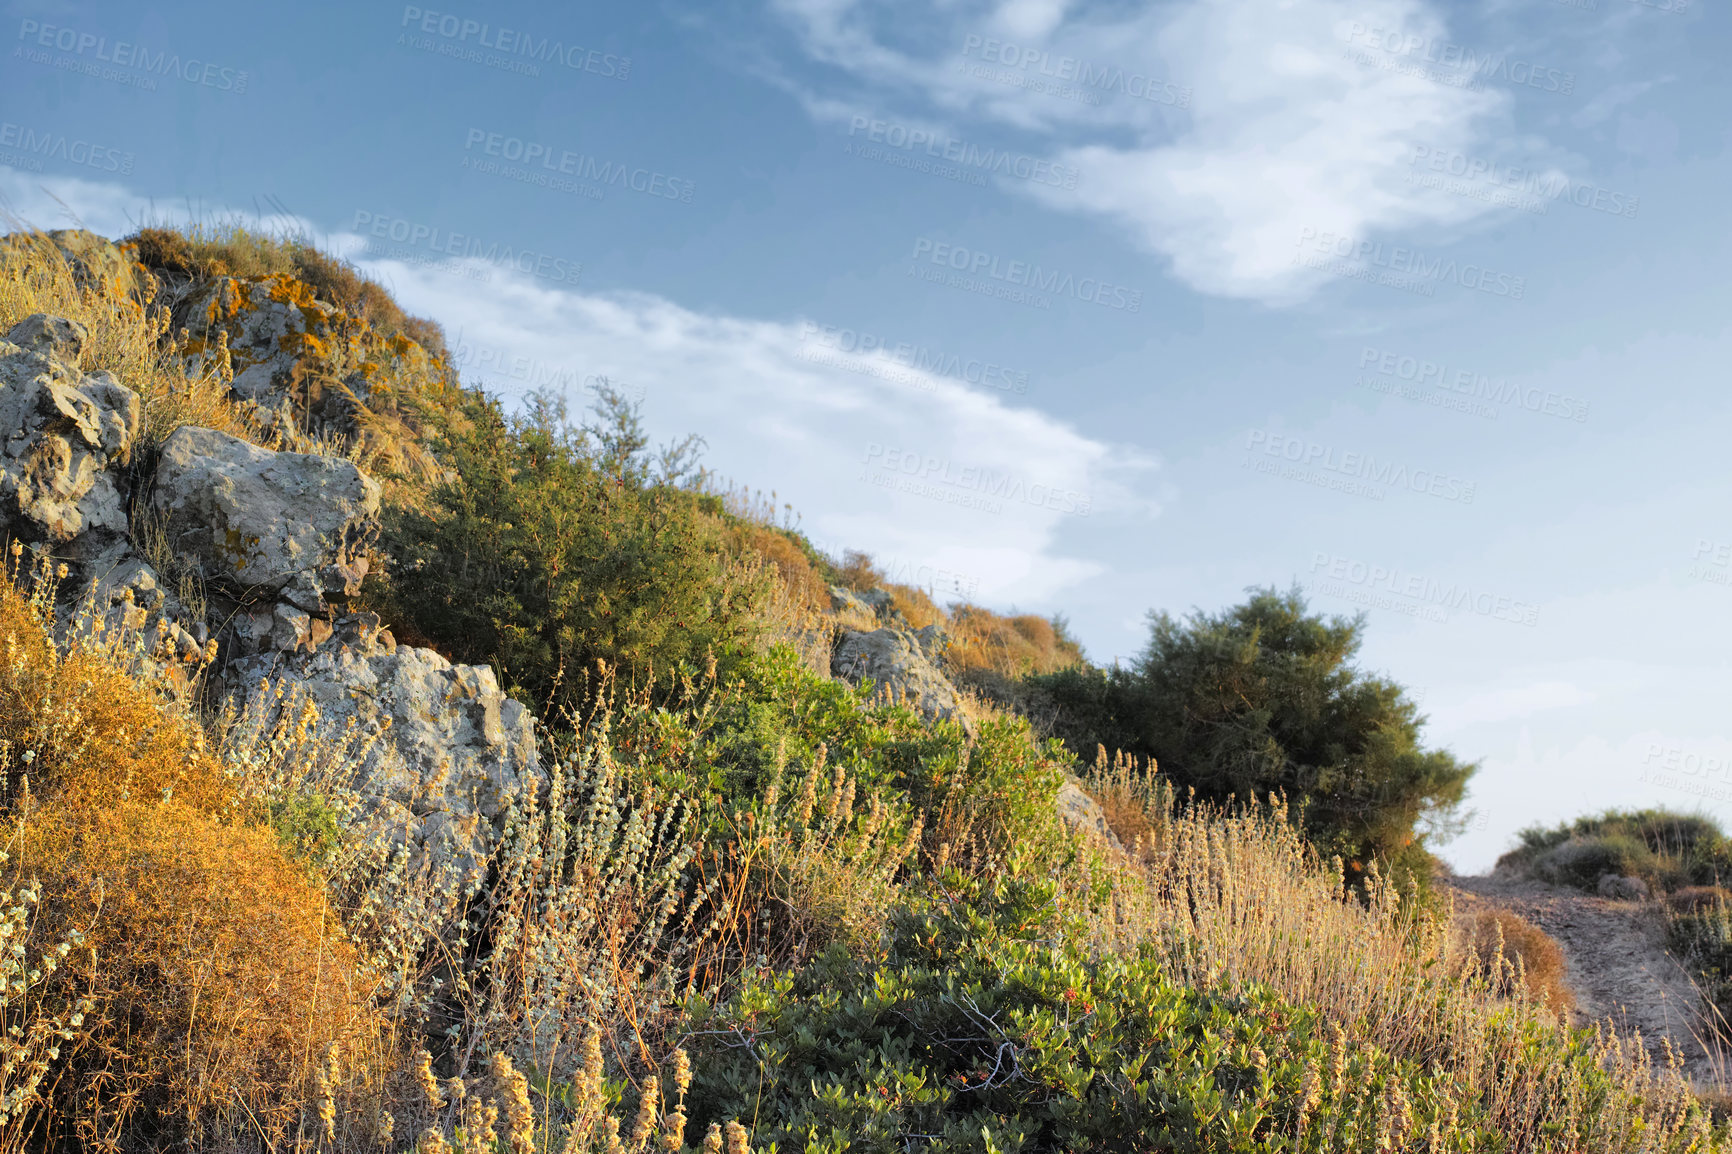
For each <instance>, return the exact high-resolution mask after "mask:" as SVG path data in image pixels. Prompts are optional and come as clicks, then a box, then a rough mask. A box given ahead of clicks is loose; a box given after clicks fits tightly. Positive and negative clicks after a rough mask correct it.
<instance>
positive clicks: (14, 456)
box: [0, 313, 140, 559]
mask: <svg viewBox="0 0 1732 1154" xmlns="http://www.w3.org/2000/svg"><path fill="white" fill-rule="evenodd" d="M88 340H89V333H88V332H86V330H85V328H84V326H83V325H81V324H79V323H78V322H77V321H73V320H69V319H67V318H65V317H52V316H48V315H46V314H43V313H37V314H35V315H34V316H29V317H26V318H25V319H24V320H22V321H19V322H18V323H17V324H16V325H14V326H12V329H11V330H10V331H9V332H8V333H7V334H6V337H5V339H4V340H3V341H0V533H5V534H7V535H10V536H14V537H18V538H20V539H22V540H25V541H28V542H31V543H43V544H46V545H48V546H50V547H52V548H54V549H55V550H56V551H57V552H58V553H60V554H61V555H62V556H68V557H72V558H74V559H88V558H92V557H95V556H98V555H100V554H102V553H104V552H109V551H112V550H113V549H114V548H115V547H116V545H117V543H119V542H122V541H123V540H124V538H125V536H126V531H127V518H126V503H125V499H124V493H123V485H122V483H121V479H120V477H119V476H118V475H117V474H118V470H119V467H120V466H123V465H125V464H126V463H127V462H128V461H129V460H130V458H131V454H132V445H133V441H134V439H135V438H136V437H137V436H138V429H139V417H140V410H139V403H138V397H137V395H136V394H134V393H133V392H132V390H131V389H128V388H126V387H125V386H124V385H122V384H121V383H120V382H119V381H117V380H115V379H114V377H112V376H110V375H109V374H108V373H90V374H85V373H83V372H81V371H80V370H79V368H78V359H79V356H80V354H81V353H82V352H83V349H84V345H85V344H86V343H87V342H88Z"/></svg>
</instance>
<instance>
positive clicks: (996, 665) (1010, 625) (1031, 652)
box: [945, 605, 1082, 678]
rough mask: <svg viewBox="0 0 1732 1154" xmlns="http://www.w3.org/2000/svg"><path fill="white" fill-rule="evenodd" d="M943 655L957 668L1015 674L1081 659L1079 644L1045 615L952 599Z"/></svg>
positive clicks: (1044, 670) (1050, 669)
mask: <svg viewBox="0 0 1732 1154" xmlns="http://www.w3.org/2000/svg"><path fill="white" fill-rule="evenodd" d="M945 659H946V660H947V661H948V662H949V663H950V667H951V668H952V669H954V670H955V671H956V672H957V673H958V674H962V675H966V674H969V673H976V672H986V673H996V674H999V675H1002V676H1004V677H1009V678H1020V677H1023V676H1026V675H1027V674H1030V673H1052V672H1055V671H1057V670H1059V669H1063V668H1065V667H1066V666H1070V665H1075V664H1076V663H1077V662H1078V661H1081V660H1082V650H1081V649H1079V648H1078V647H1077V644H1076V642H1074V641H1071V640H1070V639H1068V638H1066V637H1063V636H1062V635H1060V633H1059V631H1058V630H1057V629H1056V628H1055V627H1054V625H1053V623H1052V622H1051V621H1049V620H1047V619H1046V618H1045V617H1038V616H1036V615H1034V614H1032V613H1024V614H1019V615H1017V616H1014V617H1006V616H1003V615H1001V614H998V613H994V612H993V611H992V610H990V609H983V608H981V607H980V606H978V605H957V606H953V607H952V608H951V610H950V648H949V649H948V650H946V652H945Z"/></svg>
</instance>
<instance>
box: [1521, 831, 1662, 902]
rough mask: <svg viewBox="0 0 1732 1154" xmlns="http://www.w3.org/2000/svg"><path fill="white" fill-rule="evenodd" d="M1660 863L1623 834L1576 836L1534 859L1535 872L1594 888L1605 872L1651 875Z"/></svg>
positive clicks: (1551, 880)
mask: <svg viewBox="0 0 1732 1154" xmlns="http://www.w3.org/2000/svg"><path fill="white" fill-rule="evenodd" d="M1658 867H1659V862H1658V860H1657V859H1656V858H1655V857H1654V855H1653V853H1651V852H1650V851H1649V850H1648V847H1647V846H1645V845H1643V844H1642V843H1641V842H1640V841H1638V840H1636V839H1635V838H1633V837H1629V836H1628V835H1622V834H1602V835H1600V836H1597V837H1596V836H1588V837H1573V838H1571V839H1570V840H1569V841H1566V842H1563V843H1562V844H1560V845H1555V846H1553V847H1552V848H1550V849H1548V850H1546V851H1545V852H1544V853H1542V854H1540V855H1539V856H1538V857H1536V858H1535V859H1534V862H1533V870H1534V873H1535V874H1537V875H1538V876H1539V877H1541V878H1543V879H1544V880H1546V881H1549V882H1553V883H1555V884H1557V885H1568V886H1576V887H1577V888H1579V889H1584V890H1591V889H1593V888H1594V887H1595V886H1597V885H1598V884H1599V881H1600V878H1601V877H1603V876H1604V875H1606V874H1619V875H1624V876H1628V877H1640V878H1650V877H1653V876H1655V874H1656V873H1657V872H1658Z"/></svg>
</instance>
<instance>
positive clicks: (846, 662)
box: [830, 627, 973, 732]
mask: <svg viewBox="0 0 1732 1154" xmlns="http://www.w3.org/2000/svg"><path fill="white" fill-rule="evenodd" d="M928 628H929V629H930V628H932V627H928ZM922 632H926V631H922ZM926 640H927V642H928V643H930V641H931V638H930V635H928V637H927V639H926ZM830 672H831V675H832V676H835V677H842V678H846V679H847V680H849V681H854V682H859V681H866V680H870V681H872V682H873V683H874V684H875V685H876V686H877V687H878V688H880V689H888V690H890V691H891V692H892V693H894V694H895V695H896V696H897V697H899V698H907V699H908V700H909V701H910V703H911V704H913V705H914V706H915V708H917V709H918V710H919V711H920V712H921V713H923V714H925V715H926V716H927V717H941V718H951V719H955V720H957V721H960V722H962V724H963V726H964V728H965V729H968V730H969V731H970V732H972V729H973V723H972V721H971V720H970V718H969V717H968V714H967V713H966V711H965V710H964V709H963V707H962V700H961V698H960V697H959V696H958V695H957V692H956V687H955V686H954V685H952V684H951V683H950V679H949V678H947V677H945V676H944V674H943V673H942V672H940V671H939V669H938V667H937V666H936V665H935V664H933V659H932V657H931V656H929V655H928V652H927V648H926V646H925V645H923V644H922V638H921V636H920V635H919V634H915V633H910V632H907V631H905V630H901V629H891V628H884V629H874V630H871V631H869V632H862V631H859V630H844V631H843V633H842V636H841V640H840V643H839V644H838V645H837V646H836V650H835V652H834V654H833V655H832V657H831V659H830Z"/></svg>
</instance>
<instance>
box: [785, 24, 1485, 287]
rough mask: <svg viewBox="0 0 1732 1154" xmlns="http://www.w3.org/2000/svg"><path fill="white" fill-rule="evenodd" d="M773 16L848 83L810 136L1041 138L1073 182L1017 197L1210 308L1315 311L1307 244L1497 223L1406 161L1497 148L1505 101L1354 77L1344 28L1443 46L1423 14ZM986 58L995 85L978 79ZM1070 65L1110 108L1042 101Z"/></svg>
mask: <svg viewBox="0 0 1732 1154" xmlns="http://www.w3.org/2000/svg"><path fill="white" fill-rule="evenodd" d="M775 8H776V11H778V12H779V13H780V14H781V15H782V17H783V18H784V20H785V21H786V23H787V24H788V25H789V26H790V27H791V28H792V29H793V30H794V32H795V34H796V38H797V40H798V42H799V44H800V46H801V48H802V50H803V51H804V53H805V54H806V56H807V57H808V58H809V59H810V60H812V61H815V62H818V63H820V64H822V65H827V66H830V67H831V68H833V69H835V70H838V71H839V72H840V74H841V79H839V80H838V81H837V83H836V84H832V83H831V82H830V80H829V78H826V81H825V83H824V85H823V86H822V88H821V91H822V93H823V95H821V96H820V95H816V94H815V93H816V91H818V89H815V90H814V92H813V93H807V94H806V95H805V96H804V101H805V104H806V107H807V108H808V109H809V110H810V111H811V112H812V114H813V115H814V116H815V117H817V118H820V119H832V118H836V117H839V116H841V115H844V114H848V113H849V112H851V111H853V110H856V109H876V108H882V107H883V106H884V105H885V104H887V103H888V104H893V105H903V104H908V103H910V102H912V103H913V104H914V105H915V106H914V107H911V108H907V109H906V110H905V111H906V114H907V115H911V116H913V115H921V114H926V115H933V116H942V117H948V118H951V119H952V120H954V121H956V122H957V123H956V131H958V132H972V131H975V130H976V129H977V128H978V127H979V126H980V125H982V124H986V125H996V126H998V127H1000V128H1002V129H1004V130H1008V131H1022V132H1026V133H1032V134H1037V135H1040V136H1043V137H1045V138H1046V139H1045V141H1044V142H1043V147H1045V148H1046V149H1047V150H1048V151H1050V152H1051V153H1053V155H1054V156H1055V158H1056V159H1058V160H1060V161H1062V162H1063V163H1065V164H1069V165H1072V166H1074V167H1075V168H1077V169H1078V170H1079V171H1081V172H1082V173H1083V174H1084V179H1083V180H1082V181H1081V182H1080V184H1079V186H1078V187H1077V188H1076V189H1074V190H1071V189H1053V188H1047V187H1027V188H1021V187H1017V188H1014V189H1013V191H1014V192H1015V193H1017V194H1020V195H1026V196H1031V197H1035V198H1037V199H1039V200H1041V201H1042V202H1043V203H1044V204H1046V205H1047V206H1048V207H1050V208H1052V209H1054V210H1056V211H1060V212H1068V213H1080V214H1086V215H1090V216H1095V217H1099V218H1104V219H1106V220H1109V221H1111V222H1113V223H1114V224H1115V225H1117V226H1118V227H1120V228H1121V229H1123V230H1124V231H1125V232H1126V233H1128V234H1129V235H1130V236H1131V237H1133V238H1134V239H1135V240H1136V242H1138V243H1139V244H1141V245H1142V246H1144V247H1146V248H1147V249H1149V250H1151V251H1153V252H1156V253H1159V254H1161V255H1163V256H1165V257H1166V258H1167V259H1168V260H1169V261H1170V263H1171V268H1172V271H1173V273H1174V275H1175V276H1177V277H1178V278H1179V279H1180V280H1182V281H1184V282H1185V283H1187V284H1189V285H1190V286H1192V287H1193V288H1196V289H1198V290H1201V291H1203V292H1208V293H1214V294H1219V295H1223V296H1232V297H1245V298H1252V299H1260V300H1267V301H1273V302H1281V301H1291V300H1294V299H1297V298H1300V297H1302V296H1304V295H1306V293H1308V292H1309V291H1310V290H1311V289H1312V288H1313V287H1314V286H1315V284H1316V283H1318V282H1317V274H1316V273H1314V272H1313V271H1311V270H1309V269H1307V268H1304V267H1303V266H1300V265H1296V264H1295V263H1294V259H1293V258H1294V255H1295V252H1296V249H1297V245H1298V241H1299V237H1300V234H1301V231H1302V230H1304V229H1312V230H1316V231H1319V232H1332V233H1334V234H1336V235H1340V236H1348V237H1355V238H1369V237H1374V236H1377V235H1380V234H1384V233H1391V232H1404V231H1413V230H1424V229H1436V228H1440V227H1450V226H1458V225H1461V224H1463V223H1465V222H1467V221H1469V220H1472V219H1473V218H1475V217H1478V216H1481V215H1484V214H1486V213H1487V212H1490V211H1493V210H1492V209H1491V208H1490V207H1489V206H1488V204H1487V203H1485V202H1484V201H1480V200H1475V199H1472V198H1464V197H1461V196H1451V195H1449V194H1447V193H1445V192H1442V191H1439V190H1437V189H1434V188H1427V187H1424V186H1422V185H1419V184H1416V183H1415V182H1413V181H1411V180H1409V172H1410V169H1409V161H1410V160H1411V157H1412V154H1413V149H1414V147H1415V146H1416V144H1423V145H1424V146H1426V147H1429V148H1432V149H1439V150H1450V151H1457V152H1461V153H1463V154H1480V155H1485V154H1488V153H1490V152H1491V151H1492V150H1493V145H1492V143H1491V142H1492V140H1493V138H1494V136H1495V135H1497V134H1499V133H1500V132H1507V129H1508V106H1509V97H1508V95H1507V94H1506V93H1502V92H1497V91H1486V90H1479V89H1476V88H1473V87H1468V86H1456V85H1451V84H1446V83H1440V82H1439V81H1438V80H1437V79H1435V78H1433V77H1431V76H1427V75H1417V74H1413V73H1414V72H1416V71H1418V70H1414V69H1406V70H1403V69H1386V68H1383V67H1381V66H1375V65H1367V64H1364V63H1361V62H1360V61H1358V60H1356V59H1351V58H1349V55H1348V54H1349V52H1350V51H1351V50H1352V48H1353V45H1352V43H1351V42H1350V40H1351V30H1352V29H1354V28H1360V29H1365V28H1372V27H1376V28H1381V29H1386V30H1399V31H1400V33H1401V34H1402V35H1404V36H1414V37H1426V38H1430V39H1432V40H1434V41H1435V40H1437V39H1440V38H1443V37H1445V36H1446V34H1447V29H1446V27H1445V25H1444V22H1443V20H1442V18H1441V17H1440V16H1438V15H1437V14H1436V13H1435V12H1434V11H1433V10H1432V9H1430V8H1428V7H1427V6H1426V5H1424V4H1423V3H1421V2H1420V0H1367V2H1360V0H1312V2H1309V3H1305V4H1297V3H1294V2H1293V0H1189V2H1186V3H1181V4H1177V5H1152V4H1149V5H1144V6H1143V7H1142V8H1141V9H1140V10H1136V11H1131V12H1128V13H1127V12H1126V10H1125V9H1124V8H1122V7H1114V8H1113V9H1112V10H1111V11H1110V13H1109V14H1107V15H1100V16H1097V15H1094V14H1092V13H1091V12H1089V11H1085V10H1083V8H1082V6H1080V5H1073V4H1067V3H1064V2H1062V0H1006V2H1003V3H999V4H997V5H996V6H986V5H979V4H948V5H943V6H941V7H939V8H938V9H936V10H933V9H923V10H922V11H921V12H920V13H919V14H915V13H913V12H911V11H910V10H909V9H908V8H906V7H905V6H901V5H871V4H868V3H866V2H865V0H777V3H776V5H775ZM988 41H992V42H994V43H996V45H997V48H996V49H992V50H990V52H989V50H988V49H986V47H985V46H986V44H987V42H988ZM1010 45H1014V52H1011V53H1010V54H1009V55H1008V57H1007V52H1008V51H1009V46H1010ZM983 53H987V54H988V55H990V58H991V60H992V61H994V62H997V63H996V64H995V66H994V67H991V68H985V69H982V68H977V67H971V66H970V64H971V62H978V61H979V60H980V59H981V58H982V54H983ZM1007 58H1008V59H1010V60H1012V61H1027V63H1017V64H1014V65H1003V64H1002V61H1004V60H1005V59H1007ZM1065 60H1070V61H1075V62H1086V63H1087V64H1088V66H1089V73H1088V77H1089V78H1090V79H1091V80H1095V81H1097V83H1095V84H1094V85H1093V86H1092V90H1093V91H1094V92H1095V94H1096V95H1099V96H1103V97H1104V99H1101V100H1099V101H1098V102H1097V103H1090V102H1089V101H1087V100H1083V99H1076V98H1072V96H1071V95H1067V94H1065V93H1055V92H1054V91H1052V86H1050V85H1037V84H1035V83H1034V81H1036V80H1038V79H1041V78H1043V77H1046V76H1048V75H1053V74H1057V75H1061V76H1062V75H1065V74H1067V70H1068V74H1069V75H1071V76H1072V77H1073V78H1080V76H1081V73H1080V68H1081V63H1076V64H1071V65H1063V64H1061V62H1062V61H1065ZM1115 73H1116V74H1118V76H1119V77H1120V79H1119V81H1118V82H1117V83H1116V84H1115V82H1114V80H1113V79H1112V78H1113V77H1114V75H1115ZM1102 76H1105V77H1106V78H1107V79H1106V80H1104V81H1100V80H1099V78H1100V77H1102ZM1133 76H1135V77H1140V78H1141V85H1142V90H1143V91H1147V88H1148V85H1149V83H1150V82H1151V81H1153V82H1155V83H1159V84H1164V85H1167V86H1170V87H1167V88H1164V89H1163V90H1162V91H1163V93H1164V94H1170V93H1171V92H1174V91H1178V90H1180V89H1183V90H1185V91H1186V95H1185V98H1184V99H1183V100H1182V101H1180V100H1172V99H1164V98H1157V99H1150V98H1147V97H1144V98H1141V99H1139V98H1137V97H1136V96H1134V95H1130V94H1129V93H1127V92H1126V91H1125V89H1126V88H1128V87H1130V85H1131V80H1130V78H1131V77H1133ZM1073 87H1079V88H1081V89H1083V90H1084V94H1085V95H1086V94H1087V92H1088V91H1089V90H1090V89H1091V86H1090V85H1087V84H1076V83H1075V82H1074V79H1073ZM901 111H903V110H901V109H899V114H900V113H901ZM1019 183H1020V182H1019ZM1006 187H1007V188H1011V187H1012V186H1011V184H1009V183H1007V185H1006Z"/></svg>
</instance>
